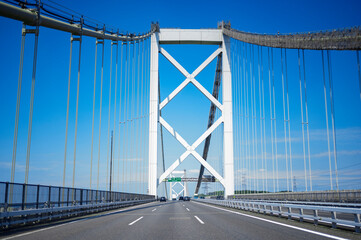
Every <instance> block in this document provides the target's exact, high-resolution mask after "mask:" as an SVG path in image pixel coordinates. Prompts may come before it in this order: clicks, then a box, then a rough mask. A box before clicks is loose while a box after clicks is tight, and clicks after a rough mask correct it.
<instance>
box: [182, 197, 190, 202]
mask: <svg viewBox="0 0 361 240" xmlns="http://www.w3.org/2000/svg"><path fill="white" fill-rule="evenodd" d="M190 200H191V198H190V197H184V198H183V201H190Z"/></svg>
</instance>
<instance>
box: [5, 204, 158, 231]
mask: <svg viewBox="0 0 361 240" xmlns="http://www.w3.org/2000/svg"><path fill="white" fill-rule="evenodd" d="M152 201H155V199H154V198H153V199H145V200H130V201H121V202H110V203H98V204H87V205H74V206H68V207H49V208H42V209H41V208H39V209H30V210H20V211H12V212H1V213H0V227H1V228H3V229H6V228H9V227H12V226H23V225H26V224H37V223H40V222H43V221H51V220H59V219H64V218H70V217H75V216H79V215H86V214H91V213H94V212H102V211H108V210H112V209H116V208H120V207H128V206H133V205H138V204H144V203H148V202H152Z"/></svg>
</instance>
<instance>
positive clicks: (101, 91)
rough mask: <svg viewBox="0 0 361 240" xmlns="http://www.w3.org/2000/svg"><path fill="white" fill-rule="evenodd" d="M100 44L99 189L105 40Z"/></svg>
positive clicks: (99, 41)
mask: <svg viewBox="0 0 361 240" xmlns="http://www.w3.org/2000/svg"><path fill="white" fill-rule="evenodd" d="M97 41H98V44H102V66H101V74H100V99H99V102H100V105H99V108H100V109H99V142H98V169H97V190H99V168H100V143H101V141H100V137H101V126H102V102H103V76H104V40H99V39H97Z"/></svg>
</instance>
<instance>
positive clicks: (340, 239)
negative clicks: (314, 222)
mask: <svg viewBox="0 0 361 240" xmlns="http://www.w3.org/2000/svg"><path fill="white" fill-rule="evenodd" d="M194 203H197V202H194ZM197 204H201V205H204V206H207V207H211V208H215V209H219V210H223V211H225V212H230V213H234V214H238V215H241V216H245V217H250V218H254V219H257V220H261V221H264V222H269V223H273V224H277V225H280V226H283V227H288V228H293V229H296V230H300V231H303V232H308V233H312V234H315V235H319V236H323V237H328V238H332V239H337V240H347V238H342V237H337V236H333V235H329V234H326V233H320V232H316V231H312V230H308V229H305V228H300V227H296V226H292V225H287V224H284V223H280V222H275V221H272V220H268V219H264V218H260V217H256V216H252V215H248V214H244V213H240V212H235V211H232V210H228V209H223V208H219V207H215V206H211V205H208V204H204V203H197Z"/></svg>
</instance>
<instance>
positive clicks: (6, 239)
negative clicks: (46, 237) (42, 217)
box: [2, 202, 153, 240]
mask: <svg viewBox="0 0 361 240" xmlns="http://www.w3.org/2000/svg"><path fill="white" fill-rule="evenodd" d="M151 203H153V202H150V203H145V204H142V205H138V206H134V207H129V208H125V209H122V210H115V211H112V212H109V213H106V214H102V215H97V216H90V217H86V218H83V219H78V220H74V221H71V222H67V223H63V224H59V225H56V226H52V227H47V228H43V229H39V230H34V231H31V232H27V233H21V234H19V235H15V236H10V237H7V238H2V240H8V239H13V238H17V237H22V236H26V235H30V234H33V233H37V232H42V231H45V230H50V229H53V228H57V227H62V226H65V225H68V224H71V223H76V222H82V221H85V220H89V219H93V218H94V217H104V216H107V215H110V214H113V213H119V212H124V211H127V210H130V209H134V208H137V207H139V206H145V205H148V204H151Z"/></svg>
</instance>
